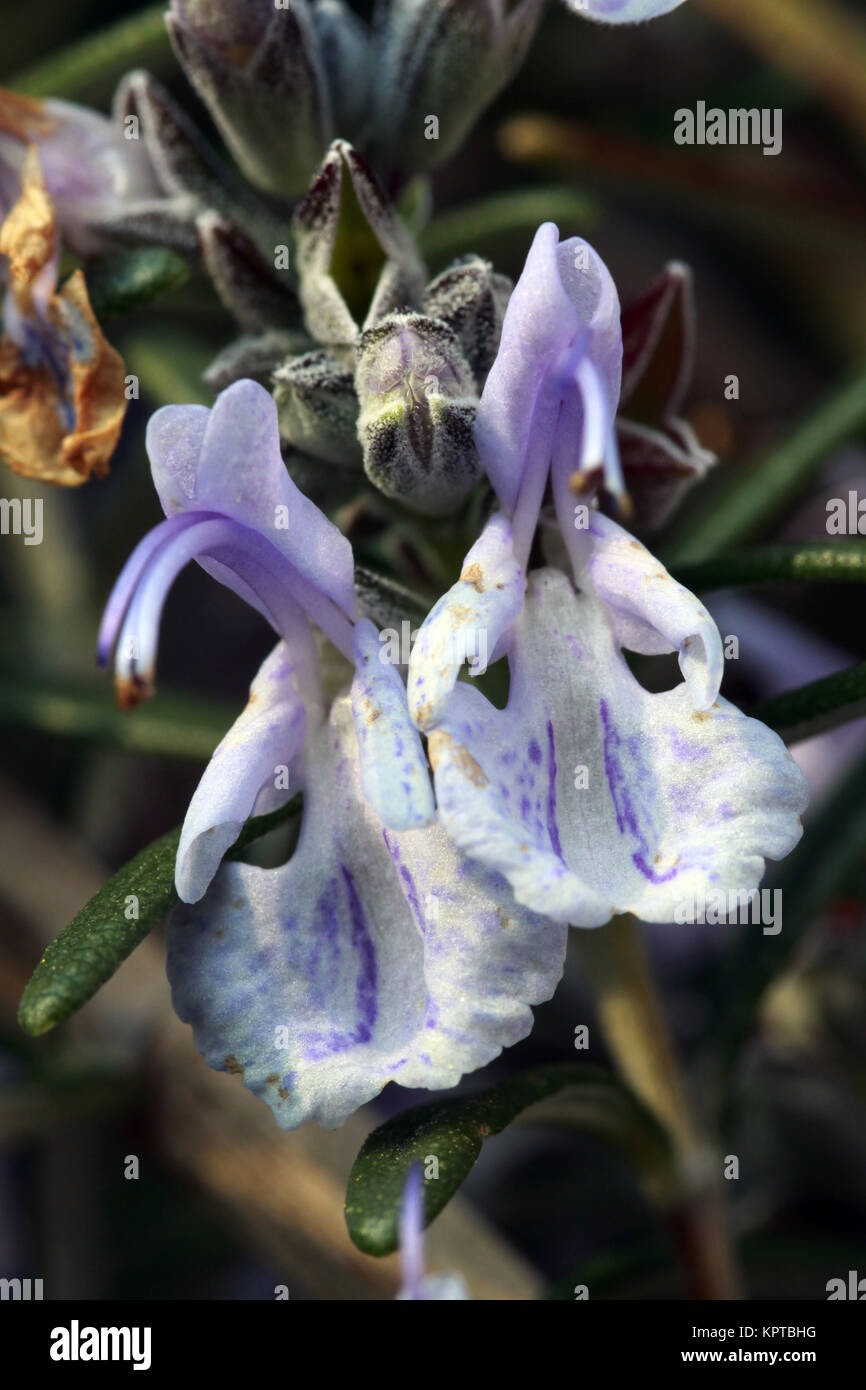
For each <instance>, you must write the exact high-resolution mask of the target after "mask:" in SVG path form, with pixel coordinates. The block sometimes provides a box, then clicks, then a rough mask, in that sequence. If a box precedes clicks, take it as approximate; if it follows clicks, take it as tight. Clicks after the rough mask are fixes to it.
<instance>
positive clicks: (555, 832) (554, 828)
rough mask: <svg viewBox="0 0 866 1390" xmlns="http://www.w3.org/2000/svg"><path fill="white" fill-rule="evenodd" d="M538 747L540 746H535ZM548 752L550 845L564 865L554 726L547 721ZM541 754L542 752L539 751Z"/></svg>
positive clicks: (548, 829)
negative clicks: (557, 810)
mask: <svg viewBox="0 0 866 1390" xmlns="http://www.w3.org/2000/svg"><path fill="white" fill-rule="evenodd" d="M535 746H536V747H538V745H537V744H536V745H535ZM547 751H548V756H549V760H550V768H549V772H548V783H547V833H548V835H549V836H550V843H551V844H552V845H553V852H554V854H555V855H556V856H557V858H559V859H561V860H562V862H563V864H564V863H565V860H564V859H563V855H562V844H561V843H560V839H559V827H558V825H557V824H556V744H555V742H554V738H553V724H552V723H551V721H550V720H549V719H548V721H547ZM539 753H540V750H539ZM529 756H530V757H532V745H531V744H530V748H529Z"/></svg>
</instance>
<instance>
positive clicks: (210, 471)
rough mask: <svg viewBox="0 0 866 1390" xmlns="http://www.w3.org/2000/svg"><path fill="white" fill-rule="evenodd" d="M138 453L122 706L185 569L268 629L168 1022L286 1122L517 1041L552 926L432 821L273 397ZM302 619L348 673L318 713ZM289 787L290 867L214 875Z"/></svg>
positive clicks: (413, 747)
mask: <svg viewBox="0 0 866 1390" xmlns="http://www.w3.org/2000/svg"><path fill="white" fill-rule="evenodd" d="M147 445H148V452H149V454H150V458H151V465H152V470H153V476H154V481H155V483H156V487H157V491H158V493H159V496H160V500H161V502H162V504H163V508H164V510H165V512H166V514H167V520H166V521H164V522H162V523H161V525H160V526H158V527H156V528H155V529H154V530H153V531H152V532H151V533H150V534H149V535H148V536H146V537H145V538H144V540H143V541H142V542H141V543H140V545H139V547H138V548H137V550H136V551H135V552H134V553H133V555H132V557H131V558H130V560H129V562H128V564H127V566H126V568H125V570H124V571H123V573H122V575H121V576H120V579H119V580H118V583H117V585H116V587H115V590H114V592H113V594H112V596H111V599H110V600H109V604H108V608H107V611H106V616H105V619H104V623H103V630H102V633H101V637H100V654H101V656H102V659H103V660H105V659H106V658H107V656H108V654H109V652H110V649H111V647H112V646H116V649H117V657H116V662H117V674H118V680H119V690H120V692H121V696H122V698H123V700H124V701H125V702H127V703H129V702H134V700H135V699H136V698H140V697H141V696H143V695H146V694H148V693H150V691H151V690H152V687H153V680H154V665H155V652H156V643H157V636H158V628H159V620H160V614H161V610H162V606H163V603H164V601H165V598H166V595H167V593H168V590H169V588H170V586H171V584H172V583H173V581H174V579H175V577H176V575H177V574H178V572H179V571H180V569H181V568H182V567H183V566H184V565H185V564H187V563H188V562H189V561H190V560H193V559H195V560H198V562H199V563H200V564H201V565H202V566H203V567H204V568H205V569H206V570H207V571H208V573H210V574H211V575H212V576H213V577H214V578H216V579H218V580H219V581H220V582H221V583H224V584H226V585H228V586H229V587H230V588H232V589H233V590H234V591H235V592H236V593H238V594H240V595H241V597H243V598H244V599H246V601H247V602H249V603H250V604H251V605H252V606H253V607H255V608H256V609H257V610H258V611H259V612H260V613H262V614H263V615H264V616H265V618H266V619H267V620H268V621H269V622H270V624H271V626H272V627H273V628H274V629H275V631H276V632H277V633H278V634H279V637H280V641H279V643H278V645H277V646H276V648H275V649H274V651H273V652H272V653H271V655H270V656H269V657H268V658H267V660H266V661H265V662H264V664H263V666H262V668H261V670H260V671H259V673H258V675H257V677H256V678H255V680H254V681H253V685H252V689H251V694H250V702H249V704H248V705H247V707H246V709H245V710H244V711H243V713H242V714H241V715H240V716H239V718H238V719H237V720H236V722H235V724H234V725H233V727H232V729H231V730H230V731H229V733H228V734H227V735H226V737H225V738H224V739H223V741H222V743H221V744H220V745H219V747H218V748H217V750H216V752H215V753H214V756H213V758H212V760H211V762H210V764H209V765H208V767H207V769H206V770H205V773H204V776H203V777H202V780H201V783H200V785H199V787H198V789H197V791H196V793H195V795H194V796H193V799H192V802H191V804H190V807H189V810H188V812H187V816H186V820H185V822H184V826H183V831H182V835H181V840H180V845H179V851H178V856H177V868H176V884H177V889H178V893H179V895H180V897H181V899H182V900H183V902H184V904H186V906H183V907H181V908H179V909H178V910H176V911H175V912H174V913H173V915H172V917H171V920H170V923H169V928H168V938H167V944H168V973H169V978H170V981H171V985H172V994H173V1000H174V1004H175V1007H176V1009H177V1012H178V1013H179V1015H180V1017H181V1018H182V1019H184V1020H185V1021H187V1022H189V1023H191V1024H192V1026H193V1029H194V1033H195V1040H196V1044H197V1046H198V1048H199V1050H200V1051H201V1052H202V1054H203V1055H204V1056H205V1058H206V1060H207V1061H208V1062H209V1064H210V1065H211V1066H213V1067H216V1068H220V1069H226V1070H229V1071H239V1072H241V1073H242V1074H243V1077H244V1081H245V1084H246V1085H247V1086H249V1087H250V1089H251V1090H253V1091H254V1092H255V1093H256V1094H257V1095H260V1096H261V1097H262V1098H263V1099H264V1100H266V1101H267V1102H268V1104H270V1105H271V1106H272V1108H273V1111H274V1115H275V1117H276V1119H277V1123H278V1124H279V1125H281V1126H283V1127H285V1128H292V1127H294V1126H295V1125H298V1124H300V1123H301V1122H302V1121H303V1120H306V1119H309V1118H314V1119H317V1120H319V1121H320V1122H321V1123H322V1124H325V1125H328V1126H333V1125H338V1124H340V1123H342V1122H343V1121H344V1120H345V1119H346V1118H347V1116H348V1115H349V1114H351V1112H352V1111H353V1110H355V1109H356V1108H357V1107H358V1106H359V1105H362V1104H363V1103H364V1102H365V1101H367V1100H370V1099H371V1098H372V1097H373V1096H375V1095H376V1094H377V1093H378V1092H379V1091H380V1090H381V1089H382V1087H383V1086H384V1085H385V1084H386V1083H387V1082H388V1081H390V1080H394V1081H397V1082H399V1083H400V1084H401V1085H404V1086H409V1087H424V1088H428V1089H440V1088H443V1087H449V1086H453V1085H454V1084H456V1082H457V1081H458V1080H459V1079H460V1077H461V1076H462V1075H463V1074H464V1073H465V1072H468V1071H472V1070H474V1069H475V1068H477V1067H480V1066H483V1065H485V1064H486V1063H487V1062H489V1061H491V1060H492V1059H493V1058H494V1057H495V1056H497V1055H498V1053H499V1052H500V1051H501V1049H502V1048H503V1047H505V1046H508V1045H510V1044H512V1043H514V1042H517V1041H518V1040H519V1039H520V1038H522V1037H524V1036H525V1035H526V1034H527V1033H528V1032H529V1030H530V1028H531V1026H532V1013H531V1009H530V1005H531V1004H534V1003H538V1002H540V1001H541V1000H543V999H546V998H548V997H549V996H550V995H551V993H552V992H553V990H554V988H555V986H556V983H557V981H558V979H559V976H560V974H561V971H562V965H563V960H564V951H565V940H564V931H563V929H562V928H561V927H560V926H558V925H557V924H556V923H553V922H547V921H545V920H544V919H542V918H539V917H537V916H536V915H534V914H533V913H531V912H526V911H524V910H523V909H519V908H516V907H515V906H514V904H513V903H512V902H511V898H510V894H509V892H508V889H507V886H506V885H505V884H504V883H503V881H502V880H501V879H500V878H499V876H498V875H496V874H494V873H491V872H489V871H488V870H486V869H484V868H483V867H481V866H479V865H475V864H471V863H470V862H469V861H467V860H466V859H465V858H463V857H462V856H461V855H460V854H459V852H458V851H457V850H456V849H455V848H454V845H453V843H452V842H451V840H450V839H449V838H448V836H447V834H446V833H445V831H444V829H443V828H442V827H441V826H439V825H438V824H435V823H434V808H433V799H432V789H431V785H430V779H429V772H428V768H427V762H426V757H425V755H424V752H423V750H422V746H421V741H420V738H419V736H418V734H417V732H416V730H415V729H414V728H413V726H412V724H411V722H410V720H409V716H408V710H407V706H406V693H405V688H404V686H403V682H402V679H401V677H400V674H399V672H398V670H397V669H396V668H395V667H394V666H392V665H390V664H389V663H388V662H387V661H385V660H383V659H382V656H383V651H382V647H381V645H380V642H379V639H378V633H377V631H376V629H375V627H374V626H373V624H372V623H371V622H369V620H367V619H366V618H363V617H361V616H360V613H359V610H358V604H357V599H356V595H355V587H354V573H353V561H352V551H351V547H350V545H349V543H348V541H347V540H346V539H345V538H344V537H343V536H342V535H341V534H340V532H339V531H338V530H337V528H336V527H335V526H333V525H332V524H331V523H330V522H329V521H328V520H327V519H326V518H325V517H324V516H323V514H322V513H321V512H319V511H318V509H317V508H316V507H315V506H314V505H313V504H312V503H311V502H310V501H309V500H308V499H307V498H305V497H304V496H303V495H302V494H301V493H300V492H299V491H298V489H297V488H296V487H295V485H294V484H293V483H292V481H291V479H290V478H289V476H288V474H287V473H286V470H285V466H284V464H283V460H282V458H281V456H280V447H279V434H278V428H277V417H276V407H275V406H274V404H273V401H272V400H271V398H270V396H269V395H268V393H267V392H266V391H265V390H264V389H263V388H262V387H260V386H258V385H256V384H255V383H254V382H251V381H240V382H238V383H236V384H235V385H234V386H232V387H230V388H229V389H228V390H227V391H224V392H223V393H222V394H221V395H220V396H219V397H218V398H217V401H216V404H215V405H214V407H213V409H212V410H207V409H205V408H204V407H202V406H169V407H166V408H165V409H163V410H160V411H158V412H157V414H156V415H155V416H154V417H153V419H152V420H151V422H150V425H149V427H148V435H147ZM311 624H315V626H316V627H318V628H319V629H320V630H321V631H322V632H324V633H325V634H326V635H327V636H328V637H329V638H330V640H331V641H332V642H333V643H334V645H335V646H337V647H338V648H339V650H340V651H342V653H343V654H344V655H345V656H346V657H347V658H348V660H349V661H351V662H352V664H353V666H354V668H355V677H354V680H353V682H352V686H351V690H349V691H348V692H346V693H344V694H343V695H341V696H340V697H338V698H337V699H336V700H334V701H333V703H332V704H331V706H330V709H329V708H328V703H327V701H326V699H325V697H324V694H323V691H322V685H321V679H320V672H319V662H318V656H317V650H316V645H315V640H314V635H313V630H312V627H311ZM297 790H302V791H303V793H304V804H303V817H302V821H301V825H300V832H299V838H298V842H297V847H296V848H295V850H294V853H293V854H292V856H291V858H290V859H289V860H288V862H287V863H286V864H284V865H282V866H280V867H278V868H274V869H263V868H259V867H256V866H254V865H251V864H242V863H228V864H223V865H222V866H221V860H222V857H223V854H224V853H225V851H226V849H227V848H228V847H229V846H230V845H231V844H232V843H233V842H234V840H235V839H236V838H237V835H238V832H239V830H240V828H241V825H242V824H243V822H244V820H245V819H246V818H247V817H248V816H249V815H250V814H252V813H261V812H264V811H267V810H271V809H275V808H276V807H277V806H278V805H279V804H280V802H281V801H285V800H286V798H288V797H289V796H291V795H292V794H294V792H296V791H297ZM386 827H387V828H386Z"/></svg>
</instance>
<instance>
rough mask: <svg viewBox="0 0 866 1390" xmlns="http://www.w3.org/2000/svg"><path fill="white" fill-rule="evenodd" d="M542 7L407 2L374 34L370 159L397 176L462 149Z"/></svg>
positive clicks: (503, 1) (513, 67)
mask: <svg viewBox="0 0 866 1390" xmlns="http://www.w3.org/2000/svg"><path fill="white" fill-rule="evenodd" d="M544 4H545V0H519V3H518V4H517V5H513V4H510V3H509V0H411V3H408V4H400V5H389V6H388V8H387V12H386V13H385V14H384V15H383V19H382V22H381V24H380V26H379V31H378V35H377V38H378V48H379V52H378V54H377V62H376V83H375V87H374V90H373V91H372V93H371V102H372V116H371V142H372V148H371V156H372V158H373V162H374V163H375V164H377V165H378V166H381V167H383V168H389V169H392V170H397V171H399V172H402V173H408V172H411V173H419V172H421V171H424V170H427V169H432V168H433V167H435V166H436V165H437V164H441V163H442V162H443V160H445V159H448V158H449V156H450V155H451V154H453V153H454V151H455V150H456V149H457V147H458V146H459V145H460V144H462V142H463V140H464V139H465V137H466V136H467V134H468V133H469V131H470V130H471V128H472V127H473V126H474V125H475V122H476V121H477V120H478V118H479V116H480V115H481V113H482V111H484V109H485V108H486V107H487V106H489V105H490V103H491V102H492V101H493V99H494V97H495V96H496V95H497V93H498V92H499V91H501V89H502V88H503V87H504V86H505V85H506V83H508V82H509V81H510V80H511V78H512V77H513V76H514V73H515V72H516V71H517V69H518V67H519V66H520V64H521V63H522V62H523V59H524V57H525V56H526V51H527V49H528V48H529V44H530V42H531V40H532V37H533V35H534V33H535V30H536V28H537V26H538V22H539V20H540V18H541V14H542V11H543V9H544Z"/></svg>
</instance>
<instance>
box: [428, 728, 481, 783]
mask: <svg viewBox="0 0 866 1390" xmlns="http://www.w3.org/2000/svg"><path fill="white" fill-rule="evenodd" d="M446 749H448V750H450V752H451V754H452V756H453V757H454V758H455V760H456V761H457V763H458V764H459V767H460V771H461V772H462V773H463V775H464V777H468V778H469V781H470V782H471V783H472V785H473V786H474V787H486V786H487V777H486V776H485V773H484V770H483V768H481V767H480V766H479V765H478V763H477V762H476V761H475V759H474V758H473V756H472V754H471V753H470V752H469V750H468V748H464V747H463V745H462V744H460V743H455V742H454V740H453V738H452V737H451V735H450V734H446V733H445V730H444V729H434V731H433V733H432V734H431V735H430V737H429V739H428V741H427V751H428V753H429V756H430V763H431V766H432V768H433V771H434V772H435V771H436V765H437V763H438V761H439V759H440V758H441V756H442V754H443V753H444V752H445V751H446Z"/></svg>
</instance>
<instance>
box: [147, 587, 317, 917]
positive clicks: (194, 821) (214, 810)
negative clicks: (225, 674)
mask: <svg viewBox="0 0 866 1390" xmlns="http://www.w3.org/2000/svg"><path fill="white" fill-rule="evenodd" d="M297 617H298V630H297V632H296V633H295V634H293V640H292V648H291V652H289V651H288V650H287V648H286V647H285V645H284V644H283V643H282V642H280V643H279V645H278V646H277V647H275V648H274V650H273V651H272V652H271V654H270V656H269V657H267V659H266V660H265V662H264V663H263V665H262V666H261V668H260V670H259V672H258V675H257V676H256V678H255V680H254V681H253V683H252V685H251V686H250V698H249V703H248V704H247V706H246V708H245V709H244V710H243V712H242V713H241V714H240V715H239V716H238V718H237V719H236V720H235V722H234V724H233V725H232V727H231V728H230V729H229V731H228V733H227V734H226V736H225V738H224V739H223V740H222V742H221V743H220V744H219V746H218V748H217V749H216V751H215V752H214V755H213V757H212V758H211V760H210V762H209V763H208V765H207V767H206V769H205V772H204V775H203V777H202V779H201V781H200V782H199V784H198V786H197V788H196V790H195V792H194V794H193V798H192V801H191V802H190V804H189V809H188V810H187V813H186V818H185V820H184V823H183V830H182V831H181V836H180V843H179V845H178V850H177V861H176V864H175V885H176V887H177V892H178V896H179V897H180V899H181V901H182V902H186V903H193V902H198V900H199V898H201V897H202V896H203V894H204V893H205V891H206V889H207V887H208V884H209V883H210V881H211V879H212V878H213V876H214V874H215V873H216V871H217V869H218V868H219V865H220V861H221V860H222V857H223V855H224V854H225V852H226V850H227V849H229V847H230V846H231V845H233V844H234V842H235V840H236V839H237V837H238V835H239V834H240V831H241V828H242V826H243V823H244V821H245V820H246V819H247V817H248V816H251V815H253V814H256V815H264V814H265V813H266V812H268V811H275V810H276V809H277V807H278V806H280V805H282V804H283V802H285V801H287V800H288V799H289V797H290V796H293V795H294V793H295V791H296V790H297V788H296V787H295V786H293V785H292V783H293V775H292V773H293V764H294V762H295V759H296V758H297V756H298V754H299V753H300V751H301V748H302V747H303V743H304V735H305V733H306V729H307V706H309V712H310V715H311V716H312V718H313V719H315V718H317V717H318V719H320V720H321V717H322V715H321V703H320V693H319V689H318V686H319V674H318V661H317V657H316V648H315V643H314V642H313V636H312V632H311V630H310V627H309V624H308V623H307V620H306V618H304V616H303V614H302V613H301V612H300V610H298V614H297Z"/></svg>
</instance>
